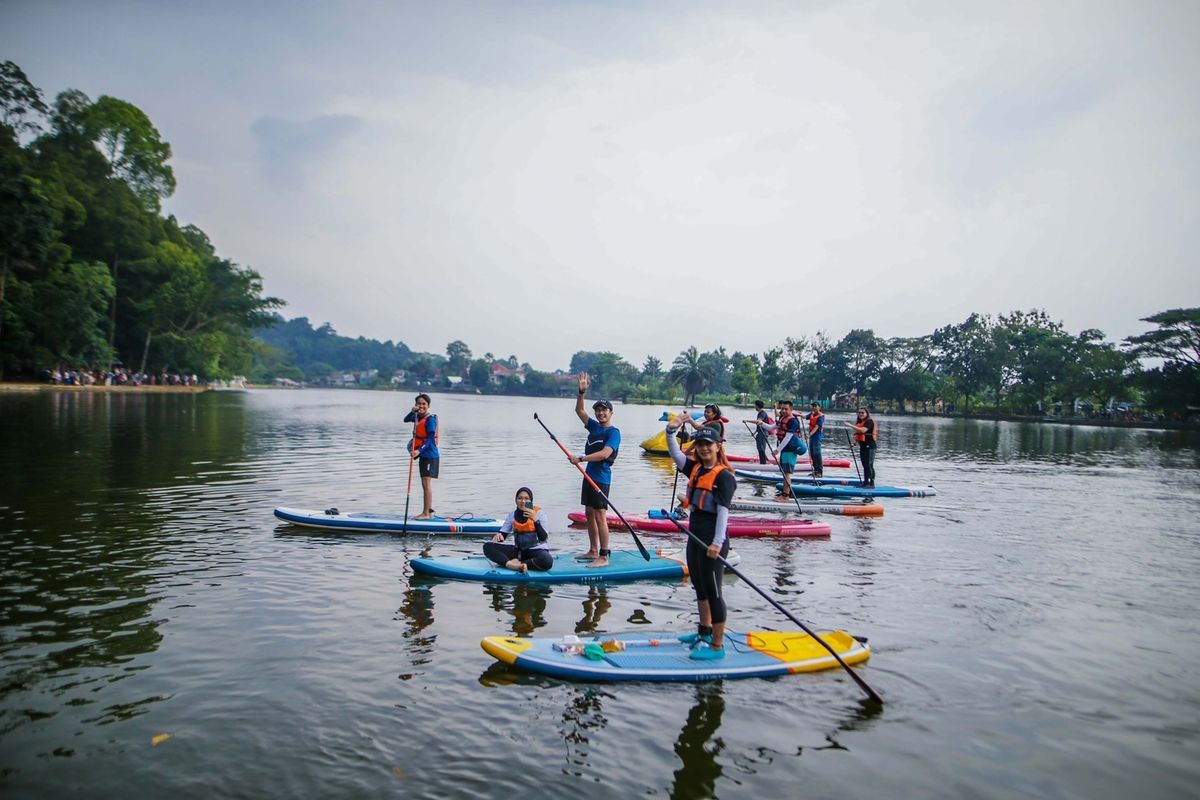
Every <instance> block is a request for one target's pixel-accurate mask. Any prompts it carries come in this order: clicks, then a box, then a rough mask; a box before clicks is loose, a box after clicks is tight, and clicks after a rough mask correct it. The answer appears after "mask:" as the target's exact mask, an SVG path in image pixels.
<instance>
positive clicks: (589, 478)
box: [533, 413, 650, 561]
mask: <svg viewBox="0 0 1200 800" xmlns="http://www.w3.org/2000/svg"><path fill="white" fill-rule="evenodd" d="M533 418H534V419H535V420H536V421H537V424H538V425H541V426H542V430H544V431H545V432H546V435H548V436H549V437H550V439H551V440H552V441H553V442H554V443H555V444H556V445H558V449H559V450H562V451H563V455H564V456H566V457H567V458H568V459H569V458H570V457H571V454H570V452H568V451H567V448H565V447H563V443H562V442H560V441H559V440H558V437H557V436H555V435H554V434H553V433H551V432H550V429H549V428H547V427H546V423H544V422H542V418H541V417H539V416H538V415H537V414H536V413H534V415H533ZM575 469H577V470H579V474H580V475H582V476H583V479H584V480H585V481H587V482H588V483H590V484H591V485H592V488H593V489H594V490H595V491H596V494H598V495H600V496H601V497H603V498H604V502H605V503H607V504H608V507H609V508H611V509H612V510H613V513H614V514H616V515H617V517H618V519H620V520H621V522H622V523H623V524H624V525H625V527H626V529H628V531H629V535H630V536H632V537H633V543H634V544H636V545H637V549H638V551H639V552H641V554H642V558H644V559H646V560H647V561H649V560H650V552H649V551H648V550H646V546H645V545H644V544H642V540H641V539H639V538H638V535H637V534H636V533H634V531H633V526H632V525H630V524H629V523H628V522H627V521H626V519H625V517H624V515H623V514H621V512H620V511H617V507H616V506H614V505H613V504H612V500H609V499H608V495H606V494H605V493H604V491H603V490H602V489H601V488H600V487H599V486H598V485H597V484H596V482H595V481H594V480H592V476H591V475H588V474H587V470H585V469H584V468H583V467H581V466H579V465H578V464H576V465H575Z"/></svg>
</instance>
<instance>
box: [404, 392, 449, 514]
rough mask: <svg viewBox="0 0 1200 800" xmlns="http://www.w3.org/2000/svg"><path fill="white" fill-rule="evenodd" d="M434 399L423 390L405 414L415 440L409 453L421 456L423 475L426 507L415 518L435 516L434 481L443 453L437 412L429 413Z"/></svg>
mask: <svg viewBox="0 0 1200 800" xmlns="http://www.w3.org/2000/svg"><path fill="white" fill-rule="evenodd" d="M432 403H433V401H432V400H430V399H429V395H427V394H425V393H424V392H422V393H421V394H419V395H417V400H416V402H415V403H413V407H412V411H409V412H408V415H407V416H405V418H404V421H405V422H411V423H413V440H412V442H411V443H410V444H409V452H408V454H409V455H410V456H411V457H413V458H419V459H420V461H418V462H417V465H418V471H419V473H420V475H421V494H422V495H423V497H424V499H423V501H422V502H423V504H424V508H422V509H421V513H420V514H418V515H417V516H416V517H414V519H429V518H430V517H432V516H433V481H434V479H435V478H437V476H438V466H439V465H440V464H441V460H442V454H441V453H440V452H438V419H437V415H436V414H430V413H429V406H430V405H432Z"/></svg>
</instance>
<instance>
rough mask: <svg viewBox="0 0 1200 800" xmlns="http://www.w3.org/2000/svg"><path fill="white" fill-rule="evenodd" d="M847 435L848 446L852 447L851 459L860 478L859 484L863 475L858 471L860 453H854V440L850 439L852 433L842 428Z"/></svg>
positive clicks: (855, 472)
mask: <svg viewBox="0 0 1200 800" xmlns="http://www.w3.org/2000/svg"><path fill="white" fill-rule="evenodd" d="M842 430H843V431H844V432H845V434H846V444H847V445H849V447H850V457H851V458H852V459H854V474H855V475H857V476H858V482H859V483H862V479H863V478H862V473H861V472H859V470H858V453H855V452H854V440H853V439H851V438H850V431H848V430H846V429H845V428H842Z"/></svg>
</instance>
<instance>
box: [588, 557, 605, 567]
mask: <svg viewBox="0 0 1200 800" xmlns="http://www.w3.org/2000/svg"><path fill="white" fill-rule="evenodd" d="M607 566H608V558H607V557H598V558H597V559H596V560H595V561H593V562H592V563H590V564H588V565H587V568H588V569H597V568H599V567H607Z"/></svg>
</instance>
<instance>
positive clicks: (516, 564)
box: [504, 558, 525, 572]
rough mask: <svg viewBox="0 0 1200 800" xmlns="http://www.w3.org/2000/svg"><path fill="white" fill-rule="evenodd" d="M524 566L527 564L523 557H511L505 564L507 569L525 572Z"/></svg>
mask: <svg viewBox="0 0 1200 800" xmlns="http://www.w3.org/2000/svg"><path fill="white" fill-rule="evenodd" d="M524 566H525V565H524V564H522V563H521V559H519V558H510V559H509V560H508V561H507V562H505V564H504V568H505V569H511V570H513V571H515V572H524V571H525V570H524Z"/></svg>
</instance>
